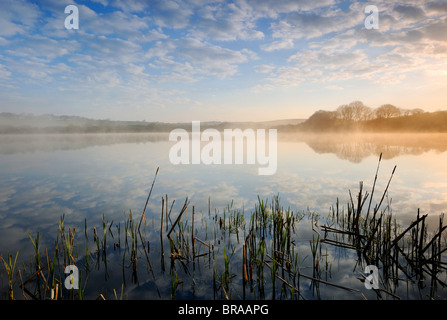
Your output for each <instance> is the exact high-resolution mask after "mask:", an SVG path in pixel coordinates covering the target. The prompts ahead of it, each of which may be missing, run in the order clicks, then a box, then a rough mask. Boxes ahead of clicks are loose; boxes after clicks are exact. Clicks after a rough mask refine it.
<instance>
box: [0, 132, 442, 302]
mask: <svg viewBox="0 0 447 320" xmlns="http://www.w3.org/2000/svg"><path fill="white" fill-rule="evenodd" d="M278 138H279V143H278V172H277V174H275V175H273V176H259V175H257V166H248V165H241V166H223V165H221V166H206V165H196V166H192V165H190V166H174V165H172V164H170V163H169V159H168V154H169V148H170V147H171V146H172V144H173V143H171V142H169V141H168V134H83V135H33V136H27V135H4V136H0V169H1V170H0V253H2V254H4V253H5V252H7V251H10V252H15V251H16V250H20V253H21V256H23V257H26V256H28V254H32V252H33V248H32V246H31V245H30V239H29V237H28V234H27V232H28V231H30V233H31V234H32V235H33V236H35V235H36V232H40V234H41V235H42V237H41V242H42V247H45V246H51V245H52V243H53V242H54V239H53V236H54V235H55V231H56V230H57V224H58V220H59V217H60V216H61V215H62V214H65V219H66V223H67V225H76V226H78V230H79V232H81V233H82V228H83V223H84V219H85V218H87V219H88V221H89V222H88V223H89V225H88V227H89V230H90V232H91V227H92V226H101V223H102V221H101V219H102V214H103V213H105V214H106V217H107V218H108V219H109V221H114V224H116V223H119V222H120V221H123V219H124V218H125V217H127V214H128V213H129V211H130V210H132V212H134V213H135V214H136V215H137V214H138V213H140V212H141V210H142V208H143V206H144V203H145V200H146V197H147V192H148V190H149V187H150V183H151V182H152V178H153V175H154V172H155V170H156V168H157V167H160V174H159V176H158V180H157V183H156V185H155V188H154V192H153V194H152V199H153V200H154V201H150V203H149V207H148V218H147V219H148V221H147V223H148V226H149V228H152V229H151V230H155V231H156V232H157V228H156V226H157V225H158V222H159V221H160V220H159V219H160V199H161V198H162V197H164V196H165V195H169V199H170V201H172V200H174V199H175V200H176V205H181V203H182V201H184V199H185V197H188V198H190V199H191V205H194V206H195V209H196V219H197V221H202V223H205V222H204V221H206V218H207V216H208V200H209V199H210V202H211V206H212V213H213V212H214V209H216V210H220V212H222V208H225V206H226V205H227V204H229V203H230V202H231V201H234V207H235V208H245V209H246V212H249V211H250V210H252V209H253V208H254V207H255V204H256V203H257V195H260V197H261V199H265V198H270V199H271V196H272V195H276V194H278V193H279V194H280V196H281V200H282V202H281V203H282V204H283V205H284V207H289V206H290V207H292V209H293V210H295V211H296V212H302V211H306V210H307V208H309V211H317V212H319V213H321V214H322V215H325V214H326V213H327V212H328V208H329V207H330V206H331V205H334V203H335V201H336V200H337V198H340V203H341V205H343V204H346V203H347V201H348V200H349V194H348V190H349V189H352V190H355V189H356V188H357V187H358V181H360V180H362V181H365V185H369V187H370V186H371V183H372V181H373V178H374V170H375V168H376V165H377V158H378V155H379V154H380V153H383V161H382V162H383V164H382V171H381V174H380V176H379V179H378V182H377V190H383V189H384V186H385V185H386V182H387V179H388V173H389V172H391V170H392V168H393V167H394V165H397V166H398V169H397V173H396V177H395V179H394V180H393V182H392V185H391V188H390V190H391V191H390V194H389V195H387V198H386V200H385V201H386V202H387V204H388V203H390V204H391V203H392V205H391V207H392V208H393V212H394V213H396V216H397V217H398V218H399V219H400V218H402V216H405V219H402V220H401V221H403V222H409V221H411V220H412V219H413V218H414V216H415V214H416V212H417V209H418V208H421V212H423V213H430V215H429V216H428V217H427V223H429V219H430V218H431V215H433V216H437V214H439V213H441V212H446V209H447V184H446V182H445V181H447V180H446V178H447V172H446V170H445V163H446V161H447V154H446V152H445V151H446V150H447V139H446V138H447V135H435V134H427V135H412V134H408V135H392V136H387V135H377V134H374V135H373V134H371V135H351V136H346V135H315V134H314V135H302V134H301V135H279V137H278ZM353 195H354V194H353ZM173 212H179V208H178V207H174V211H173ZM189 217H190V216H189ZM433 220H434V222H436V221H437V220H436V218H433ZM209 225H211V224H209ZM153 226H155V228H153ZM205 228H206V226H205ZM115 232H116V231H115ZM297 232H298V233H299V234H298V235H299V237H300V238H302V239H305V241H304V242H297V250H298V251H299V252H300V253H302V254H304V255H303V256H302V257H303V259H304V257H305V256H306V255H309V254H310V253H309V252H310V251H309V250H310V248H309V243H308V240H309V239H311V238H312V228H309V227H308V226H307V225H303V229H299V230H297ZM115 234H116V233H115ZM198 236H199V237H200V235H199V234H198ZM148 237H149V239H148V240H150V241H151V243H156V241H157V239H158V237H159V235H158V234H156V233H155V234H152V233H150V234H148ZM203 238H205V236H204V237H203ZM168 247H169V244H166V247H165V248H168ZM154 249H155V251H152V252H157V251H156V250H157V249H156V248H154V247H152V250H154ZM237 254H240V252H238V253H237ZM328 254H329V255H330V256H333V257H332V258H331V259H333V260H334V268H335V261H336V262H337V267H340V268H342V269H343V268H344V269H351V268H352V264H353V263H355V257H354V256H345V257H343V258H342V259H340V257H339V256H338V255H337V252H332V251H329V252H328ZM113 257H114V256H113V253H110V254H109V255H108V258H109V259H110V262H112V260H113ZM116 259H118V260H119V259H120V257H119V256H117V258H116ZM307 259H309V258H307ZM306 261H307V260H306ZM110 265H112V263H110ZM142 269H144V267H143V268H142ZM238 270H239V269H238ZM94 276H95V275H92V279H93V277H94ZM114 276H117V277H118V278H120V277H121V274H115V275H114ZM101 277H103V275H98V278H101ZM203 277H207V278H208V279H209V277H208V275H206V274H203ZM197 281H200V279H198V280H197ZM332 281H334V282H336V283H338V284H344V285H346V286H348V287H352V286H353V284H354V283H356V284H357V286H359V285H360V286H361V284H359V283H358V280H357V279H356V278H355V276H352V277H345V276H344V275H343V274H341V273H335V272H334V274H333V275H332ZM157 284H158V286H159V287H163V288H165V287H167V286H169V285H170V279H169V278H166V277H161V276H160V278H159V280H158V282H157ZM91 285H92V286H93V287H95V286H96V285H97V284H96V283H95V282H94V281H93V280H92V283H91ZM128 285H129V290H128V294H129V297H135V298H138V297H142V296H145V297H155V295H156V293H154V291H153V290H149V291H147V290H145V287H147V288H152V287H153V285H154V283H153V282H152V281H151V280H150V279H149V280H147V282H144V280H143V281H142V282H141V283H140V285H139V286H134V290H131V287H132V284H131V283H130V282H129V283H128ZM111 286H112V287H111V288H117V289H118V288H119V287H114V286H113V284H111ZM166 294H167V295H169V292H167V293H166ZM189 294H190V292H189V287H188V288H186V289H185V295H184V296H183V295H182V292H181V290H179V296H178V297H189ZM325 294H327V296H324V297H323V298H332V297H333V295H332V294H333V292H332V291H325ZM334 295H335V293H334ZM206 296H207V292H206V291H203V292H199V291H197V292H196V297H206ZM337 297H341V296H340V295H339V293H337ZM347 297H348V298H349V297H350V296H349V295H348V296H347ZM93 298H94V297H93Z"/></svg>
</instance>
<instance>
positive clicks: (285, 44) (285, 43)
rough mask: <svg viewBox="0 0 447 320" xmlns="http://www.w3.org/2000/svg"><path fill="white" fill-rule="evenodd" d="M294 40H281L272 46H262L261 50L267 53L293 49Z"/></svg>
mask: <svg viewBox="0 0 447 320" xmlns="http://www.w3.org/2000/svg"><path fill="white" fill-rule="evenodd" d="M293 46H294V45H293V39H286V40H279V41H273V42H272V43H270V44H265V45H262V46H261V49H262V50H264V51H267V52H272V51H276V50H282V49H291V48H293Z"/></svg>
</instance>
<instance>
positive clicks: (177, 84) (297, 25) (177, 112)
mask: <svg viewBox="0 0 447 320" xmlns="http://www.w3.org/2000/svg"><path fill="white" fill-rule="evenodd" d="M70 4H73V5H76V7H77V8H78V9H79V29H77V30H75V29H72V30H67V29H66V28H65V26H64V21H65V19H66V17H67V16H68V15H69V14H67V13H65V12H64V9H65V7H66V6H67V5H70ZM367 5H375V6H377V8H378V9H379V29H377V30H375V29H367V28H365V24H364V21H365V19H366V17H367V16H368V14H367V13H365V12H364V9H365V7H366V6H367ZM0 8H1V10H0V112H15V113H34V114H45V113H52V114H57V115H79V116H85V117H91V118H97V119H118V120H146V121H191V120H200V121H207V120H237V121H240V120H257V121H262V120H276V119H286V118H306V117H308V116H310V115H311V114H312V113H313V112H315V111H316V110H319V109H326V110H334V109H335V108H336V107H338V106H339V105H341V104H344V103H349V102H351V101H354V100H361V101H363V102H364V103H365V104H366V105H368V106H370V107H373V108H375V107H378V106H380V105H381V104H384V103H392V104H395V105H397V106H398V107H402V108H423V109H425V110H427V111H435V110H440V109H447V106H446V105H445V101H446V100H447V99H446V98H447V1H426V0H406V1H394V0H387V1H374V2H359V1H342V0H321V1H310V0H309V1H307V0H274V1H273V0H271V1H270V0H233V1H222V0H182V1H180V0H151V1H142V0H141V1H140V0H93V1H76V2H72V1H68V0H67V1H64V0H46V1H23V0H0Z"/></svg>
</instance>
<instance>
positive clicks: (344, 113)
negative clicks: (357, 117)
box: [336, 104, 354, 121]
mask: <svg viewBox="0 0 447 320" xmlns="http://www.w3.org/2000/svg"><path fill="white" fill-rule="evenodd" d="M336 113H337V115H338V117H339V118H340V119H341V120H345V121H352V120H354V109H353V108H352V106H350V105H347V104H343V105H341V106H339V107H338V108H337V111H336Z"/></svg>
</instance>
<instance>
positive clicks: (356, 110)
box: [349, 101, 371, 121]
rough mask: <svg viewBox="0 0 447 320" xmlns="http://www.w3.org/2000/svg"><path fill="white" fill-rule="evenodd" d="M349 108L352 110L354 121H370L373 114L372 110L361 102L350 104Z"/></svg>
mask: <svg viewBox="0 0 447 320" xmlns="http://www.w3.org/2000/svg"><path fill="white" fill-rule="evenodd" d="M349 107H351V108H352V113H353V120H354V121H363V120H368V118H369V116H370V114H371V108H369V107H367V106H365V105H364V104H363V102H361V101H353V102H351V103H350V104H349Z"/></svg>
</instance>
